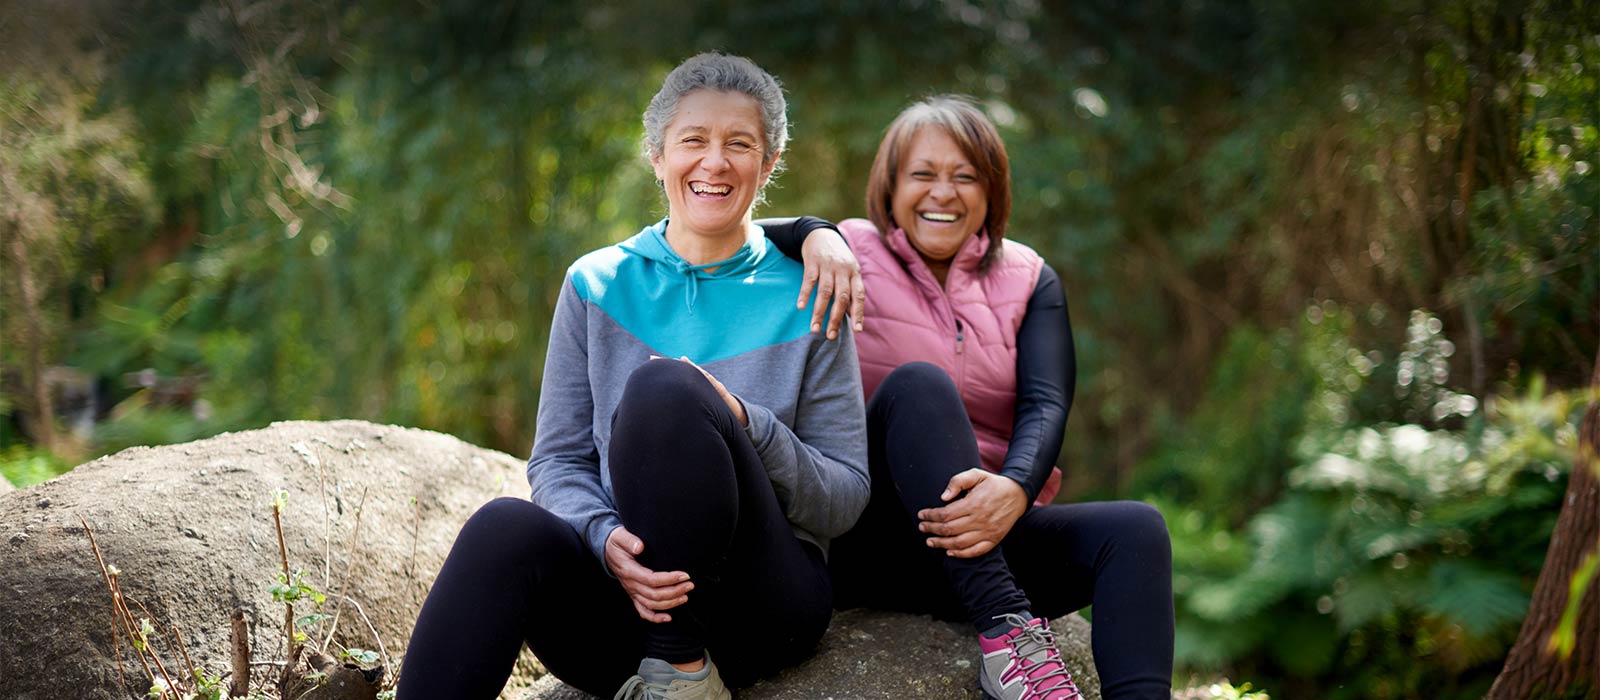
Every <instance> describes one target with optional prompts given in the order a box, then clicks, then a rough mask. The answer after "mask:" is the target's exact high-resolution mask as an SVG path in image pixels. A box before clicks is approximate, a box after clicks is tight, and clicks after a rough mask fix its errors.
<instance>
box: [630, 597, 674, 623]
mask: <svg viewBox="0 0 1600 700" xmlns="http://www.w3.org/2000/svg"><path fill="white" fill-rule="evenodd" d="M633 609H634V610H635V611H637V612H638V613H639V617H642V618H644V620H645V622H671V621H672V616H671V615H667V614H665V613H658V612H655V611H654V610H651V609H649V608H647V607H645V606H643V605H641V604H639V601H637V600H635V601H633Z"/></svg>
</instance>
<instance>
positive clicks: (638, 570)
mask: <svg viewBox="0 0 1600 700" xmlns="http://www.w3.org/2000/svg"><path fill="white" fill-rule="evenodd" d="M643 552H644V541H643V540H641V539H639V538H638V537H636V536H635V535H634V534H633V533H631V532H628V528H625V527H622V526H621V525H618V526H617V527H616V528H615V529H613V530H612V531H611V534H609V535H606V567H608V568H610V569H611V573H612V575H614V576H616V577H617V582H618V583H621V584H622V590H624V591H627V592H628V598H629V599H630V600H632V601H633V609H634V610H635V611H638V613H639V617H642V618H644V619H645V621H647V622H667V621H669V620H671V619H672V616H671V615H668V614H666V613H664V612H661V611H663V610H671V609H672V608H676V607H678V606H679V605H683V604H684V603H687V602H689V591H692V590H694V582H692V581H690V580H689V574H687V573H685V572H682V571H652V570H650V569H648V568H645V566H644V565H643V564H640V563H639V560H638V559H637V557H638V556H639V555H640V554H641V553H643Z"/></svg>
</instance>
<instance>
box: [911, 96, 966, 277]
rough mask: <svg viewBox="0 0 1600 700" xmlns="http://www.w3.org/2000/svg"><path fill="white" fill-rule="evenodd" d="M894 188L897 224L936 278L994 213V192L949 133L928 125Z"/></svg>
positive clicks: (913, 143)
mask: <svg viewBox="0 0 1600 700" xmlns="http://www.w3.org/2000/svg"><path fill="white" fill-rule="evenodd" d="M894 188H895V189H894V193H893V195H892V196H891V210H892V211H893V214H894V222H895V223H896V224H898V225H899V226H900V228H901V229H904V230H905V232H906V237H907V238H909V239H910V240H911V245H912V247H914V248H916V249H917V252H918V253H919V254H921V255H922V258H923V260H924V261H926V262H927V263H928V265H929V266H930V267H932V268H935V272H936V273H938V272H940V271H942V269H944V268H947V267H948V266H949V263H950V259H951V258H953V257H955V254H956V252H957V251H959V250H961V245H962V244H963V243H966V242H967V239H968V238H971V237H972V236H973V234H975V233H977V232H978V230H979V229H981V228H983V222H984V218H985V217H987V216H988V214H989V198H988V197H989V190H988V188H987V187H985V186H984V184H983V183H982V182H981V181H980V180H979V178H978V169H977V168H976V167H974V166H973V165H972V161H970V160H968V159H967V156H966V154H965V153H962V152H961V146H959V145H958V144H956V140H955V139H954V138H952V137H951V136H950V133H949V132H947V131H945V130H944V129H942V128H939V127H936V126H925V127H923V128H921V129H919V130H917V133H916V135H915V136H913V137H912V138H911V143H910V144H909V145H908V147H907V148H906V151H905V154H904V156H903V157H902V158H901V159H900V169H899V172H898V173H896V177H895V180H894ZM941 278H942V275H941Z"/></svg>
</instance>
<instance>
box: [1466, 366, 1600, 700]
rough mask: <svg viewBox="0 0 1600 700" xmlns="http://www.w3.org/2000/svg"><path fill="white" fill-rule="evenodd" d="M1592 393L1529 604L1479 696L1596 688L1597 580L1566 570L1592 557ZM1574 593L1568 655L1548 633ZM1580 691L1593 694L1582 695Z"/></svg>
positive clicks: (1595, 426) (1597, 409)
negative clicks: (1582, 582) (1584, 581)
mask: <svg viewBox="0 0 1600 700" xmlns="http://www.w3.org/2000/svg"><path fill="white" fill-rule="evenodd" d="M1590 388H1591V389H1600V357H1596V358H1595V370H1594V377H1593V378H1592V379H1591V380H1590ZM1597 448H1600V397H1595V396H1592V395H1591V397H1590V402H1589V408H1588V410H1586V411H1584V415H1583V427H1582V428H1581V429H1580V433H1579V436H1578V458H1577V460H1576V463H1575V464H1574V465H1573V469H1572V478H1571V480H1569V481H1568V482H1567V497H1566V499H1565V501H1563V503H1562V506H1561V515H1560V517H1559V518H1557V520H1556V529H1555V533H1554V534H1553V535H1552V536H1551V538H1550V550H1549V552H1547V553H1546V554H1545V559H1544V569H1543V570H1541V571H1540V572H1539V582H1538V583H1537V584H1536V585H1535V586H1534V589H1533V603H1532V604H1531V605H1530V606H1529V608H1528V618H1527V619H1526V620H1524V621H1523V623H1522V632H1521V633H1520V634H1519V635H1518V636H1517V643H1516V645H1515V646H1513V647H1512V648H1511V654H1510V655H1509V656H1507V657H1506V666H1505V668H1504V669H1503V670H1501V671H1500V677H1499V678H1496V679H1495V681H1494V686H1493V687H1492V688H1490V689H1489V695H1488V696H1487V700H1527V699H1529V698H1547V697H1548V698H1565V697H1578V695H1576V694H1575V693H1579V692H1589V693H1593V692H1594V691H1595V690H1596V689H1600V590H1596V589H1600V583H1597V582H1596V580H1595V579H1590V580H1589V583H1588V585H1587V586H1585V587H1583V590H1578V591H1575V592H1574V591H1572V590H1571V589H1572V580H1573V574H1574V573H1575V572H1577V571H1578V569H1579V567H1580V566H1582V565H1583V563H1584V560H1585V559H1586V558H1587V557H1591V556H1600V478H1597V474H1600V456H1597V454H1596V452H1595V450H1596V449H1597ZM1569 592H1572V593H1573V594H1575V595H1578V596H1581V601H1580V602H1579V603H1578V625H1577V633H1576V636H1575V639H1574V644H1573V647H1572V655H1571V656H1569V657H1567V658H1565V659H1563V658H1561V656H1560V655H1559V654H1557V653H1556V652H1555V651H1554V650H1553V649H1552V648H1551V647H1552V645H1551V643H1550V639H1551V635H1552V633H1553V632H1555V630H1556V625H1557V624H1559V623H1560V621H1561V615H1562V613H1563V612H1564V611H1565V610H1566V608H1567V605H1568V594H1569ZM1584 697H1594V695H1587V696H1584Z"/></svg>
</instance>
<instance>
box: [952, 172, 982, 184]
mask: <svg viewBox="0 0 1600 700" xmlns="http://www.w3.org/2000/svg"><path fill="white" fill-rule="evenodd" d="M977 181H978V176H976V175H970V174H968V173H961V174H960V175H957V176H956V182H957V183H960V184H963V185H970V184H973V183H975V182H977Z"/></svg>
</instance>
